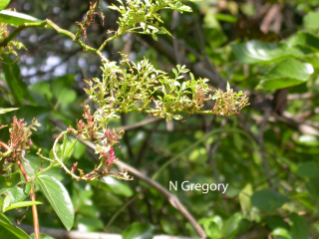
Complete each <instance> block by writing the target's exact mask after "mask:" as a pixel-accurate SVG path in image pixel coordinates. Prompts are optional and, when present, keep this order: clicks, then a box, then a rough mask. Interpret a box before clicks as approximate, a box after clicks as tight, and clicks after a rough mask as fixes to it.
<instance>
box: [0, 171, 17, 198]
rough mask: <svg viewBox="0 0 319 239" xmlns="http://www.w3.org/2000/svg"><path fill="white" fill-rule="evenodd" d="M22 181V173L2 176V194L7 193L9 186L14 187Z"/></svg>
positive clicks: (0, 187)
mask: <svg viewBox="0 0 319 239" xmlns="http://www.w3.org/2000/svg"><path fill="white" fill-rule="evenodd" d="M19 182H20V173H19V172H15V173H13V174H10V175H6V176H0V194H2V193H5V192H6V191H8V190H9V188H12V187H14V186H15V185H17V184H18V183H19Z"/></svg>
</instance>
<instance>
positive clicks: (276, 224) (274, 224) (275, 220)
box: [266, 215, 288, 230]
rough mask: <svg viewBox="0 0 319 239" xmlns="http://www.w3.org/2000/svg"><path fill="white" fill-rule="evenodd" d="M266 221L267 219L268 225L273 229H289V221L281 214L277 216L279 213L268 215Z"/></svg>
mask: <svg viewBox="0 0 319 239" xmlns="http://www.w3.org/2000/svg"><path fill="white" fill-rule="evenodd" d="M266 221H267V224H268V226H269V227H270V229H272V230H275V229H277V228H284V229H288V225H287V223H286V222H285V221H284V219H283V218H282V217H280V216H277V215H273V216H269V217H267V219H266Z"/></svg>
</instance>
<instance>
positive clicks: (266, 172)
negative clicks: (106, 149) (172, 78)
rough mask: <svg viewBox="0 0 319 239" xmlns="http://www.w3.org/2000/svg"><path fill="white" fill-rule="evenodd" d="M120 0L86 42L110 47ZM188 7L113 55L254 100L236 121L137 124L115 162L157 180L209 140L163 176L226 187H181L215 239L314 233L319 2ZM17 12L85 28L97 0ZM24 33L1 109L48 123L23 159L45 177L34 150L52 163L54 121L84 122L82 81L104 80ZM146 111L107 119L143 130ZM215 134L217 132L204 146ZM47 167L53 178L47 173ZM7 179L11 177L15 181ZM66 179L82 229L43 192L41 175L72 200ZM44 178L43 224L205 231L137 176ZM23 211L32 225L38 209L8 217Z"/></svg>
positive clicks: (81, 150) (6, 73)
mask: <svg viewBox="0 0 319 239" xmlns="http://www.w3.org/2000/svg"><path fill="white" fill-rule="evenodd" d="M111 3H114V4H115V5H117V4H118V3H117V2H116V1H113V0H107V1H105V0H100V3H99V4H100V8H101V9H100V11H102V12H103V13H104V15H105V19H104V20H103V19H99V18H97V19H96V20H95V22H94V24H92V25H91V26H90V28H88V30H87V38H86V39H84V41H85V42H86V43H87V44H89V45H90V46H94V47H98V46H99V45H101V43H102V42H103V41H104V40H105V38H106V37H107V34H106V31H107V30H113V31H115V30H117V24H116V21H117V18H118V17H119V14H118V13H117V12H115V11H113V10H110V9H108V8H107V6H108V5H110V4H111ZM185 4H187V5H188V6H190V7H191V8H192V9H193V12H192V13H183V14H180V13H179V12H178V11H175V12H174V11H168V10H163V11H161V12H160V14H161V16H162V18H163V20H164V22H165V23H164V26H165V28H166V29H168V30H169V31H170V32H171V33H172V35H173V36H174V38H171V37H170V36H167V35H166V36H164V35H158V41H154V39H152V37H151V36H149V35H136V34H125V35H123V36H121V37H119V38H117V39H115V40H114V41H112V42H111V43H109V44H107V45H106V48H105V49H104V50H103V54H104V55H105V56H106V57H107V58H108V59H109V60H111V61H119V60H121V55H120V54H119V53H118V52H119V51H122V52H124V53H125V54H127V55H129V57H130V59H131V60H132V61H136V62H137V61H140V60H142V59H143V58H147V59H149V60H150V61H151V62H152V63H153V64H154V65H155V66H156V67H158V68H159V69H162V70H165V71H171V69H172V68H173V67H175V65H176V64H181V65H185V64H186V65H187V68H189V69H190V71H191V72H193V74H194V75H195V77H196V78H198V77H207V78H208V79H209V82H208V84H209V85H210V86H211V87H215V88H216V87H217V88H218V87H220V88H222V89H223V90H225V87H226V81H228V82H229V83H230V84H231V86H232V87H235V88H236V87H237V89H236V90H244V91H247V92H248V94H249V98H250V100H249V101H250V106H248V107H246V108H244V109H243V110H242V111H241V113H240V114H239V115H238V116H237V115H236V116H232V117H216V116H213V115H206V116H205V115H204V116H203V115H192V116H188V115H187V114H184V115H183V116H184V119H186V120H183V121H175V120H174V121H171V122H168V123H167V122H165V121H164V120H160V121H156V122H153V123H150V124H145V125H143V126H139V127H132V128H128V129H127V130H125V134H124V135H123V138H122V139H121V140H120V145H121V147H120V148H116V150H115V154H116V156H117V157H118V158H119V159H120V160H121V161H123V162H126V163H127V164H129V165H131V166H133V167H135V168H136V169H138V170H140V171H141V172H143V173H144V174H146V175H147V176H149V177H151V176H152V175H154V174H155V173H156V172H157V171H158V170H159V168H160V167H161V166H163V165H164V164H165V163H166V162H168V161H169V160H170V159H172V158H173V157H174V156H176V155H177V154H180V153H181V152H184V151H185V150H187V149H188V148H190V147H192V146H194V144H196V142H197V141H198V140H201V139H202V141H201V142H200V143H197V144H196V145H195V146H194V147H193V149H192V150H189V151H186V152H185V153H184V154H182V156H181V157H178V158H176V160H174V161H173V163H171V164H170V165H168V166H167V167H165V168H164V170H162V171H161V172H160V173H159V174H158V176H157V178H156V179H155V180H156V181H157V182H159V183H160V184H162V185H163V186H164V187H165V188H168V185H169V181H178V182H179V185H180V183H181V182H183V181H185V180H187V181H190V182H192V183H209V184H211V183H228V184H229V186H228V189H227V192H226V193H225V194H224V195H223V194H222V193H221V192H212V191H210V192H208V193H207V194H203V193H202V192H201V191H188V192H183V191H181V190H179V191H177V192H175V191H172V193H173V194H176V195H177V196H178V197H179V198H180V200H181V202H182V203H183V204H184V205H185V207H186V208H187V209H188V210H189V211H190V212H191V214H192V215H193V216H194V217H195V218H196V219H197V220H198V222H199V224H200V225H202V227H203V228H204V230H205V232H206V234H207V235H208V236H209V238H213V239H218V238H227V239H231V238H238V239H239V238H246V239H250V238H268V236H267V235H270V234H271V235H272V237H271V238H276V239H307V238H313V239H315V238H318V236H319V224H318V215H319V214H318V206H319V205H318V202H319V201H318V198H319V168H318V155H319V138H318V137H319V129H318V128H319V117H318V112H319V107H318V103H319V100H318V95H319V77H318V72H319V2H318V1H315V0H312V1H311V0H308V1H301V0H290V1H288V0H284V1H277V0H272V1H270V0H268V1H266V0H264V1H262V0H256V1H248V0H247V1H245V0H243V1H218V0H204V1H202V2H196V3H185ZM0 6H1V5H0ZM7 8H15V9H16V11H17V12H22V13H25V14H28V15H30V16H33V17H36V18H38V19H46V18H47V19H50V20H52V21H53V22H55V23H56V24H57V25H59V26H60V27H61V28H64V29H68V30H69V31H72V32H75V31H76V30H77V27H78V26H77V25H76V24H75V22H76V21H78V22H80V21H81V20H82V19H83V17H84V15H85V13H86V12H87V10H88V8H89V1H82V0H70V1H61V0H56V1H33V0H12V1H11V3H10V4H9V5H8V6H7ZM101 21H103V22H104V26H102V24H101ZM9 29H11V30H12V29H13V28H12V27H10V28H9ZM15 40H17V41H20V42H22V43H23V44H24V45H25V47H26V48H27V50H24V49H21V50H18V55H19V56H20V61H19V62H18V63H14V62H13V60H12V59H13V58H12V59H11V58H9V56H8V55H6V56H4V55H3V56H1V57H2V58H4V59H1V63H2V62H7V63H8V62H10V61H11V63H10V64H3V63H2V64H1V67H2V69H1V73H0V106H1V108H11V107H20V109H19V110H18V111H15V112H10V113H7V114H1V115H0V116H1V117H0V123H1V124H2V125H5V124H8V125H10V124H11V122H12V117H13V116H14V115H16V116H17V117H18V118H24V119H25V120H26V121H28V122H31V120H32V118H34V117H35V118H36V119H37V120H38V121H39V122H40V123H41V127H40V128H39V129H38V131H37V132H34V133H33V135H32V141H33V145H32V147H31V149H30V153H29V154H28V155H27V158H28V160H29V161H30V165H31V169H32V170H33V171H36V170H38V169H39V168H41V167H43V165H42V166H41V159H39V158H38V157H37V156H36V155H35V153H36V152H37V151H38V148H42V154H43V155H45V156H48V157H49V155H50V150H51V148H52V145H53V142H54V140H55V137H56V136H57V135H58V134H59V132H60V131H59V130H60V128H59V127H58V126H57V125H55V124H54V123H52V121H51V119H55V120H58V121H60V122H62V123H63V124H64V125H72V126H73V127H75V126H76V119H80V118H82V113H83V108H82V106H83V103H84V100H85V99H86V98H87V95H86V94H85V92H84V91H83V88H84V87H86V84H85V83H84V81H83V79H90V78H92V77H100V74H101V70H100V68H99V67H100V59H98V57H96V56H95V55H93V54H92V53H87V52H83V49H82V48H81V47H79V46H78V45H76V44H74V43H73V42H72V41H71V40H70V38H68V37H66V36H63V35H59V34H57V33H56V32H55V31H52V30H45V29H36V28H29V29H25V30H23V31H22V32H21V33H20V34H19V35H18V36H17V37H16V38H15ZM89 104H91V103H90V102H89ZM92 106H93V104H92ZM93 107H94V106H93ZM148 117H149V116H147V115H145V114H141V113H129V114H126V115H125V114H120V119H118V120H113V121H112V122H111V126H112V127H114V128H119V127H123V126H128V125H134V124H136V123H138V122H141V121H143V120H145V119H147V118H148ZM211 131H214V132H215V133H212V134H211V135H210V136H209V137H207V139H204V140H203V137H205V134H206V133H208V132H211ZM8 137H9V133H8V130H7V128H4V129H2V130H1V131H0V140H1V141H3V142H7V141H8ZM69 140H71V141H72V140H73V139H72V138H69ZM74 161H78V163H79V167H80V168H82V169H85V170H92V169H93V168H94V164H95V163H96V156H95V155H94V152H93V151H92V150H91V149H89V148H86V147H85V146H84V144H82V143H80V142H78V143H77V144H76V145H75V148H74V150H73V153H72V156H71V157H70V158H69V159H68V162H67V165H68V166H70V167H72V164H73V163H74ZM26 169H27V170H29V169H28V167H26ZM47 175H50V176H53V177H55V178H56V179H57V180H56V181H54V180H53V181H54V182H53V181H52V180H51V181H50V177H49V176H47ZM10 180H11V181H12V184H15V182H14V180H16V178H15V177H14V176H12V177H11V179H10ZM48 180H49V181H48ZM58 181H60V182H62V184H63V185H64V186H65V187H66V189H67V191H68V193H69V195H70V198H66V199H65V200H66V201H65V202H66V203H67V202H68V200H71V201H72V204H73V208H74V211H75V219H74V225H73V227H72V222H73V221H72V220H73V219H72V218H64V219H61V220H62V221H61V220H60V219H59V217H58V216H57V214H55V212H57V211H59V210H64V212H65V210H67V209H61V208H60V209H55V208H54V207H51V206H50V203H49V202H50V198H49V197H48V193H43V192H44V189H43V183H46V182H47V183H48V182H50V183H52V185H53V186H52V191H51V193H53V196H54V193H57V194H58V193H59V192H60V193H61V194H62V193H63V190H64V189H63V188H59V186H58V185H60V184H59V183H58ZM54 183H55V184H54ZM25 185H26V186H23V185H20V186H19V187H17V188H16V189H15V190H20V191H19V192H18V193H16V194H14V193H15V192H13V189H11V191H12V192H11V194H12V195H13V196H12V197H13V198H15V196H14V195H18V196H19V197H21V198H20V200H22V198H25V197H26V195H27V194H25V191H23V190H25V189H27V188H28V187H29V186H30V185H29V184H25ZM36 185H37V187H36V196H37V201H40V202H43V205H39V206H38V211H39V219H40V226H41V227H51V228H56V229H62V228H64V226H65V227H66V228H67V229H70V228H71V227H72V229H74V230H86V231H89V232H97V231H103V229H105V227H106V226H107V232H112V233H118V234H122V235H123V238H125V239H126V238H127V239H130V238H134V237H137V236H139V235H143V238H151V236H152V235H153V234H154V235H155V234H169V235H176V236H178V235H183V236H189V237H194V238H196V237H198V235H197V234H196V232H195V231H194V229H193V227H192V226H191V225H190V223H189V222H188V221H187V220H186V219H185V218H184V217H183V216H182V214H180V212H179V211H178V210H176V209H175V208H174V207H172V206H171V204H170V203H169V201H168V200H167V199H166V198H165V197H164V196H163V195H162V194H161V193H160V192H159V191H157V190H156V189H154V188H151V187H149V186H148V185H147V184H145V182H143V181H141V180H139V179H137V178H135V179H134V181H129V182H128V181H120V180H117V179H114V178H107V179H105V180H104V181H101V182H98V183H97V182H92V183H86V182H77V181H75V180H71V178H70V177H69V176H68V175H66V174H65V173H64V171H63V170H62V169H60V168H54V169H51V170H49V171H47V172H46V173H45V174H44V175H42V176H41V178H40V179H39V180H37V182H36ZM50 185H51V184H50ZM9 187H10V185H8V181H7V180H6V176H0V192H1V193H3V192H4V191H3V190H8V188H9ZM55 190H56V191H55ZM59 190H60V191H59ZM9 194H10V193H9ZM49 194H50V193H49ZM17 200H18V199H17ZM52 200H54V199H52ZM127 202H129V203H127ZM71 209H72V208H71ZM71 209H70V208H69V210H71ZM119 210H121V211H120V213H119V214H118V215H117V217H115V218H112V217H113V216H114V215H116V213H117V212H118V211H119ZM24 213H25V215H26V217H25V218H24V219H23V222H22V223H23V224H29V225H32V213H31V209H29V210H28V211H26V210H25V209H24V208H22V209H21V211H19V212H18V211H16V210H10V211H8V212H6V214H5V215H6V216H7V217H8V218H9V219H10V220H12V221H13V220H17V219H21V218H22V215H23V214H24ZM60 218H61V217H60ZM5 220H6V219H5V218H4V217H3V216H1V215H0V228H1V226H2V224H3V225H5V227H7V228H9V227H10V226H9V225H8V224H6V223H5ZM110 222H111V223H110ZM9 229H10V228H9ZM9 229H6V230H7V233H10V230H9ZM254 233H256V234H257V237H253V235H256V234H254ZM0 235H1V234H0ZM0 237H1V236H0ZM1 238H2V237H1ZM3 238H5V237H3ZM18 238H24V237H23V236H21V237H18Z"/></svg>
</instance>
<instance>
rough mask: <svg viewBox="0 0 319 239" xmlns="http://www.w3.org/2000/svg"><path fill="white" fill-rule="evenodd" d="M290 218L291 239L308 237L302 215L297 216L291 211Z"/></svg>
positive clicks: (306, 226)
mask: <svg viewBox="0 0 319 239" xmlns="http://www.w3.org/2000/svg"><path fill="white" fill-rule="evenodd" d="M290 220H291V233H292V238H293V239H300V238H308V236H309V229H308V225H307V221H306V219H305V218H304V217H302V216H299V215H298V214H297V213H293V214H292V215H291V216H290Z"/></svg>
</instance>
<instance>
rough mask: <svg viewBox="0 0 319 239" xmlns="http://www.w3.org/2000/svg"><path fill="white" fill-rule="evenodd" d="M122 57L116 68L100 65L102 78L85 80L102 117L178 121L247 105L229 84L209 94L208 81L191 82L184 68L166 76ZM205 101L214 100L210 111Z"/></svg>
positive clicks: (230, 111) (110, 64) (147, 64)
mask: <svg viewBox="0 0 319 239" xmlns="http://www.w3.org/2000/svg"><path fill="white" fill-rule="evenodd" d="M123 57H124V58H123V59H124V60H122V62H121V64H120V65H117V64H116V63H115V62H108V63H104V65H103V67H101V69H102V71H103V76H102V79H98V78H94V79H92V80H90V81H86V82H87V84H88V89H85V91H86V93H87V94H88V95H89V96H90V98H91V99H92V100H93V101H94V102H95V103H96V104H97V106H98V107H99V109H100V112H103V114H105V115H106V117H109V116H111V117H113V116H114V117H115V116H116V115H115V113H118V112H124V113H128V112H144V113H149V114H151V115H153V116H156V117H160V118H166V120H167V121H170V120H171V119H172V118H174V119H176V120H180V119H182V116H181V115H180V114H179V113H183V112H184V113H188V114H195V113H197V114H216V115H217V116H219V115H221V116H231V115H234V114H239V111H240V110H241V109H242V108H243V107H245V106H247V105H248V98H247V97H246V94H245V93H243V92H242V91H240V92H234V91H233V90H232V89H230V87H229V85H228V86H227V90H226V92H223V91H222V90H216V91H214V92H213V94H212V95H211V94H210V93H211V92H212V90H211V89H210V88H209V86H208V84H207V81H208V80H207V79H198V80H195V79H194V76H193V75H192V74H191V73H190V74H188V73H189V72H188V69H186V68H185V66H180V65H178V66H177V68H176V69H173V70H172V72H173V74H168V73H166V72H163V71H161V70H157V69H155V68H154V66H153V65H152V64H151V63H150V62H149V61H148V60H143V61H141V62H139V63H137V64H134V63H132V62H129V61H128V60H127V58H125V56H123ZM186 78H189V79H186ZM208 101H216V102H215V105H214V107H213V108H212V109H204V108H207V107H205V102H208Z"/></svg>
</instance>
